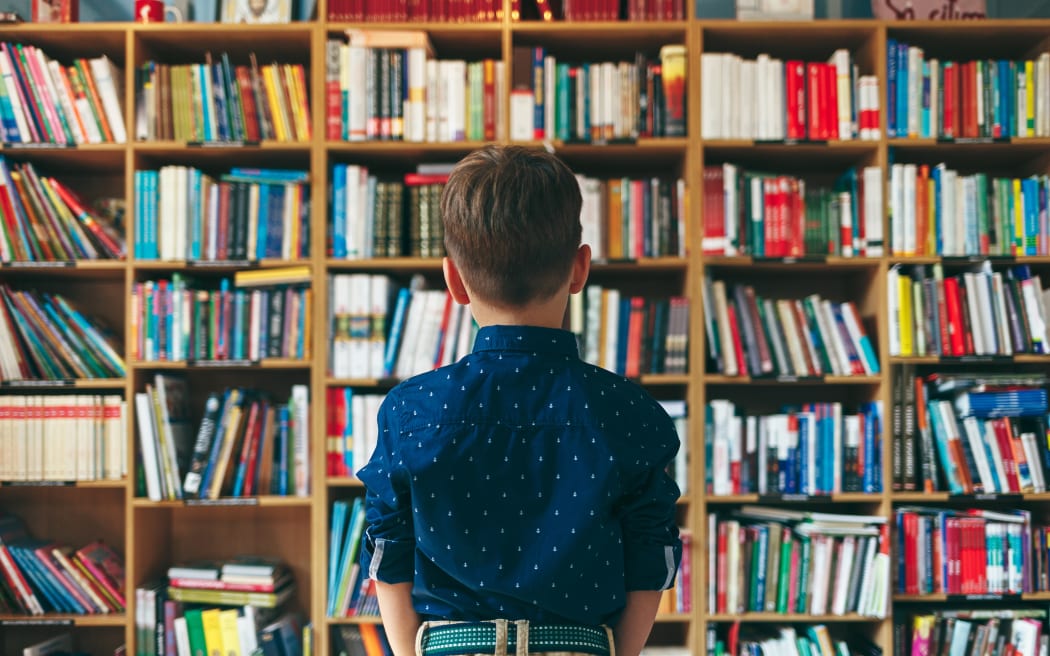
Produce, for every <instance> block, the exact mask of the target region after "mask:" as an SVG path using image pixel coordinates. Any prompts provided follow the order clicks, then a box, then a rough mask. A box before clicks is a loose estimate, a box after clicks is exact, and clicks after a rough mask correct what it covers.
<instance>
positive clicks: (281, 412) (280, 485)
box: [275, 405, 291, 497]
mask: <svg viewBox="0 0 1050 656" xmlns="http://www.w3.org/2000/svg"><path fill="white" fill-rule="evenodd" d="M290 419H291V418H290V416H289V411H288V406H287V405H281V406H278V408H277V447H278V449H277V450H278V454H277V476H276V477H275V480H276V481H277V490H276V493H277V494H278V495H280V496H282V497H285V496H288V463H289V454H288V449H289V448H290V447H291V435H290V434H289V429H290Z"/></svg>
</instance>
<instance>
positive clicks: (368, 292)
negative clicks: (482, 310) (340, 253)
mask: <svg viewBox="0 0 1050 656" xmlns="http://www.w3.org/2000/svg"><path fill="white" fill-rule="evenodd" d="M328 289H329V291H330V295H331V297H330V298H329V303H328V307H329V308H330V311H329V317H328V324H329V325H330V326H332V332H331V336H332V337H331V340H332V341H331V348H330V349H329V353H330V356H329V363H328V366H329V371H331V373H332V375H333V376H335V377H337V378H386V377H391V376H394V377H397V378H408V377H410V376H413V375H415V374H418V373H422V372H424V371H429V370H431V369H434V368H436V367H440V366H443V365H446V364H449V363H451V362H454V361H455V360H457V359H459V358H460V357H462V356H463V355H465V354H466V353H468V352H469V351H470V349H471V347H472V345H473V337H474V333H475V332H476V330H477V327H476V324H475V323H474V320H473V317H472V316H471V315H470V310H469V307H468V306H466V305H459V304H457V303H455V302H454V301H453V300H452V297H451V296H450V295H449V294H448V292H447V291H446V290H444V289H425V285H424V282H423V279H422V277H419V276H417V277H414V278H413V280H412V282H411V283H410V284H409V285H408V286H400V287H398V286H397V284H396V283H395V281H394V280H393V279H391V278H390V277H389V276H386V275H383V274H335V275H332V276H331V278H330V283H329V285H328Z"/></svg>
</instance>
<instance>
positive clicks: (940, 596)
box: [893, 592, 1050, 604]
mask: <svg viewBox="0 0 1050 656" xmlns="http://www.w3.org/2000/svg"><path fill="white" fill-rule="evenodd" d="M966 596H967V595H961V594H957V595H948V594H944V593H943V592H939V593H934V594H917V595H912V594H898V593H895V594H894V595H893V603H907V604H923V603H944V602H948V601H965V599H962V598H963V597H966ZM972 596H973V597H975V599H973V601H984V599H981V598H982V597H988V598H991V599H992V600H993V601H996V600H995V599H994V597H996V596H997V595H972ZM1002 597H1003V598H1004V602H1006V603H1009V601H1010V600H1012V599H1014V598H1015V597H1016V595H1002ZM1020 597H1021V601H1050V592H1026V593H1024V594H1022V595H1020ZM996 603H999V602H998V601H996Z"/></svg>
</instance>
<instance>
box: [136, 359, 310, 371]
mask: <svg viewBox="0 0 1050 656" xmlns="http://www.w3.org/2000/svg"><path fill="white" fill-rule="evenodd" d="M131 367H132V368H133V369H137V370H142V371H150V370H154V369H165V370H168V369H174V370H179V369H184V370H193V371H196V370H201V371H208V370H218V371H230V370H238V369H239V370H246V369H309V368H310V367H311V362H310V361H309V360H298V359H294V358H266V359H264V360H259V361H258V362H257V363H243V364H242V363H239V361H238V363H236V364H225V363H224V362H223V361H222V360H219V361H217V363H216V364H210V363H203V364H202V363H199V362H198V363H194V364H189V363H187V362H182V361H180V362H169V361H155V362H152V361H147V360H136V361H133V362H132V364H131Z"/></svg>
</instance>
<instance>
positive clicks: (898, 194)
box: [890, 164, 905, 255]
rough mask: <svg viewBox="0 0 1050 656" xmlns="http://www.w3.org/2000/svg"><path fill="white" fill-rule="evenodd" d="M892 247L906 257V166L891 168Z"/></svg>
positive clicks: (896, 253) (894, 252) (895, 251)
mask: <svg viewBox="0 0 1050 656" xmlns="http://www.w3.org/2000/svg"><path fill="white" fill-rule="evenodd" d="M890 239H891V242H890V247H891V251H892V252H893V254H894V255H904V254H905V252H904V165H903V164H894V165H892V166H890Z"/></svg>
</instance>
